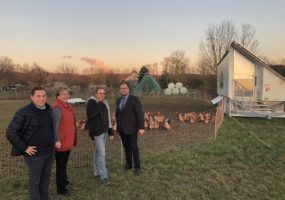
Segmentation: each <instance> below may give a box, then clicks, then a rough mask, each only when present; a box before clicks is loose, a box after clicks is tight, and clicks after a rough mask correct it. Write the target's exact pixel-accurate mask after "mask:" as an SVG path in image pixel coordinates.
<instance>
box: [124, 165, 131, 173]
mask: <svg viewBox="0 0 285 200" xmlns="http://www.w3.org/2000/svg"><path fill="white" fill-rule="evenodd" d="M123 169H124V170H125V171H128V170H130V169H132V167H130V166H129V165H127V164H126V165H124V166H123Z"/></svg>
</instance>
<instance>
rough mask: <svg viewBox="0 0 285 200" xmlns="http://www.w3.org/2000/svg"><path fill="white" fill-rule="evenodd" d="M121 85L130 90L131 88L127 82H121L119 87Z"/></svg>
mask: <svg viewBox="0 0 285 200" xmlns="http://www.w3.org/2000/svg"><path fill="white" fill-rule="evenodd" d="M122 85H126V86H128V88H129V89H131V88H130V84H129V83H128V82H125V81H122V82H121V84H120V87H121V86H122Z"/></svg>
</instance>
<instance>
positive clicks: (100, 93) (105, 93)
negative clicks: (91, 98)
mask: <svg viewBox="0 0 285 200" xmlns="http://www.w3.org/2000/svg"><path fill="white" fill-rule="evenodd" d="M97 94H102V95H105V94H106V93H101V92H100V93H97Z"/></svg>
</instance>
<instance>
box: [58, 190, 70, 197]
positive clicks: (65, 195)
mask: <svg viewBox="0 0 285 200" xmlns="http://www.w3.org/2000/svg"><path fill="white" fill-rule="evenodd" d="M57 194H58V195H60V196H64V197H70V196H71V194H70V192H68V191H67V190H66V191H65V192H60V193H57Z"/></svg>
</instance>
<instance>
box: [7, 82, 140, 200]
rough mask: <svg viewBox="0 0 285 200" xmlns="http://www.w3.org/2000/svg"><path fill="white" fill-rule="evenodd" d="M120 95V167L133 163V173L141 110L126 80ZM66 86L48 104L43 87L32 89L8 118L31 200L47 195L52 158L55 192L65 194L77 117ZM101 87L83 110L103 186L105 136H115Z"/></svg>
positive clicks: (137, 162) (136, 168)
mask: <svg viewBox="0 0 285 200" xmlns="http://www.w3.org/2000/svg"><path fill="white" fill-rule="evenodd" d="M119 91H120V94H121V97H120V98H118V99H117V100H116V121H117V132H118V133H119V135H120V137H121V140H122V144H123V146H124V150H125V158H126V163H125V165H124V166H123V169H124V170H126V171H127V170H130V169H132V168H133V163H134V175H136V176H138V175H140V173H141V166H140V157H139V149H138V134H140V135H143V134H144V120H143V117H144V114H143V109H142V106H141V103H140V101H139V99H138V98H137V97H136V96H133V95H131V94H130V93H129V92H130V88H129V86H128V84H127V83H121V85H120V88H119ZM69 95H70V94H69V90H68V88H66V87H60V88H59V89H58V90H57V92H56V100H55V102H54V103H53V105H52V106H49V104H47V103H46V101H47V94H46V90H45V89H44V88H43V87H34V88H33V89H32V91H31V97H30V98H31V103H29V104H28V105H26V106H24V107H23V108H21V109H19V110H18V111H17V112H16V113H15V115H14V117H13V119H12V120H11V122H10V124H9V126H8V128H7V130H6V137H7V139H8V140H9V142H10V143H11V144H12V151H11V154H12V155H13V156H20V155H23V157H24V161H25V163H26V165H27V168H28V176H29V197H30V199H31V200H47V199H49V178H50V174H51V168H52V164H53V160H54V157H55V160H56V186H57V193H58V194H59V195H63V196H69V195H70V192H69V191H68V190H67V186H68V185H69V184H71V183H70V182H69V180H68V178H67V163H68V158H69V155H70V152H71V150H72V149H73V148H74V147H75V146H76V143H77V133H76V117H75V113H74V111H73V108H72V106H71V105H70V104H69V103H68V99H69ZM105 95H106V94H105V89H104V88H103V87H98V88H96V90H95V94H94V95H91V97H90V98H89V99H88V102H87V107H86V114H87V128H88V131H89V135H90V137H91V139H92V140H94V144H95V145H94V146H95V148H94V154H93V175H94V177H98V178H100V180H101V183H102V184H103V185H109V184H110V181H109V178H108V171H107V167H106V150H105V144H106V140H107V138H108V137H109V139H113V138H114V134H113V130H112V124H111V114H110V113H111V112H110V107H109V104H108V101H107V100H106V99H105Z"/></svg>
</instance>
